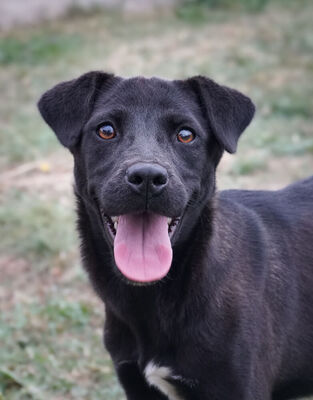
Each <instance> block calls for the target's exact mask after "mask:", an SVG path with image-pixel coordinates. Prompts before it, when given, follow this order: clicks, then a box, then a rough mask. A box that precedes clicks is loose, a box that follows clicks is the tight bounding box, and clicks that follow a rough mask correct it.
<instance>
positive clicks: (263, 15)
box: [0, 0, 313, 400]
mask: <svg viewBox="0 0 313 400" xmlns="http://www.w3.org/2000/svg"><path fill="white" fill-rule="evenodd" d="M217 3H218V4H217ZM251 11H253V12H251ZM312 20H313V4H312V2H310V1H307V0H299V1H291V0H287V2H286V1H284V2H283V1H282V0H275V1H262V0H250V1H249V0H237V1H235V2H230V1H228V0H222V1H219V2H217V1H213V0H207V1H205V0H202V1H198V2H193V3H192V4H186V5H184V6H183V7H182V8H180V9H179V10H176V12H175V13H174V14H173V15H167V16H164V17H162V19H161V18H159V19H157V18H144V19H143V18H122V17H121V16H118V15H117V14H110V13H107V12H99V11H97V12H96V13H83V14H82V13H80V12H77V10H72V13H71V16H70V17H68V18H65V19H62V20H59V21H55V22H47V23H45V24H43V25H41V26H39V27H29V28H17V29H15V30H14V31H11V32H8V33H6V34H4V33H0V91H1V93H5V95H4V96H3V97H2V101H1V105H0V237H1V241H0V255H1V256H0V269H1V276H0V283H1V284H0V343H1V346H0V399H1V400H2V399H6V400H36V399H45V400H50V399H51V400H52V399H53V400H59V399H62V400H73V399H80V400H83V399H88V400H100V399H108V400H115V399H119V400H121V399H122V398H123V395H122V394H121V391H120V389H119V386H118V384H117V381H116V378H115V375H114V372H113V368H112V364H111V362H110V359H109V356H108V354H107V353H106V352H105V351H104V350H103V347H102V324H103V319H104V316H103V306H102V304H101V303H100V302H99V301H98V300H97V299H96V298H95V295H93V294H92V291H91V289H90V286H89V284H88V282H87V279H86V276H85V274H84V273H83V271H82V269H81V267H80V263H79V256H78V244H77V235H76V234H75V216H74V204H73V200H72V198H71V197H70V195H69V192H70V182H68V184H66V182H67V180H68V178H67V176H68V173H69V171H70V170H71V168H72V166H71V162H70V161H69V160H70V159H68V158H66V155H65V150H64V152H62V150H60V151H59V152H58V153H55V152H56V149H59V144H58V142H57V140H56V138H55V136H54V134H53V133H52V132H51V131H50V129H49V128H48V127H47V126H46V125H45V124H44V122H43V121H42V120H41V119H40V116H39V114H38V111H37V109H36V102H37V100H38V98H39V96H40V95H41V93H42V92H43V91H44V90H47V89H48V88H50V87H51V86H52V85H54V84H56V83H57V82H59V81H61V80H65V79H71V78H73V77H75V76H78V75H79V74H81V73H83V72H85V71H87V70H91V69H102V70H106V71H113V72H115V73H116V74H121V75H123V76H130V75H140V74H143V75H147V76H153V75H158V76H163V77H167V78H184V77H186V76H190V75H196V74H205V75H209V76H211V77H213V78H214V79H216V80H217V81H219V82H222V83H224V84H227V85H230V86H233V87H236V88H237V89H239V90H242V91H243V92H245V93H247V94H248V95H250V96H251V97H252V98H253V100H254V101H255V103H256V105H257V114H256V117H255V120H254V122H253V123H252V124H251V126H250V127H249V129H248V130H247V132H246V133H245V134H244V135H243V137H242V139H241V140H240V144H239V150H238V155H237V157H226V158H225V164H223V162H224V161H223V162H222V166H221V171H222V173H221V174H220V176H219V181H218V183H219V187H220V188H223V187H249V188H258V187H267V185H268V184H269V183H273V184H274V183H275V184H276V186H279V185H282V184H284V183H287V182H289V181H291V180H293V179H297V178H300V177H302V176H305V175H308V174H310V173H312V166H313V141H312V140H313V139H312V138H313V129H312V110H313V79H312V76H313V58H312V54H313V33H312ZM36 160H41V161H43V162H48V163H49V165H50V167H49V168H50V171H49V172H48V173H47V172H45V171H41V170H40V168H38V167H36V168H34V169H32V170H31V171H28V172H25V173H18V169H19V168H20V166H22V167H23V166H24V165H25V163H34V162H36ZM27 165H28V164H27ZM223 168H224V169H223ZM16 171H17V172H16ZM10 173H13V175H10ZM63 178H64V181H65V183H64V186H62V185H61V184H60V181H62V179H63ZM38 182H39V183H38ZM40 182H41V183H40ZM65 187H67V188H68V189H65Z"/></svg>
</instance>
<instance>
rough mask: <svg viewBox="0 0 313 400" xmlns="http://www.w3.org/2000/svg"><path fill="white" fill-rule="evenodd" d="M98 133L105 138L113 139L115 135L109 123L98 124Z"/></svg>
mask: <svg viewBox="0 0 313 400" xmlns="http://www.w3.org/2000/svg"><path fill="white" fill-rule="evenodd" d="M98 135H99V136H100V137H101V138H102V139H105V140H108V139H113V138H114V137H115V136H116V133H115V130H114V128H113V126H112V125H111V124H106V125H103V126H100V128H99V130H98Z"/></svg>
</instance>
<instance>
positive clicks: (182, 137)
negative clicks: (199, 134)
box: [177, 129, 195, 143]
mask: <svg viewBox="0 0 313 400" xmlns="http://www.w3.org/2000/svg"><path fill="white" fill-rule="evenodd" d="M194 138H195V135H194V134H193V133H192V132H191V131H190V130H189V129H182V130H181V131H179V133H178V135H177V139H178V140H179V141H180V142H182V143H190V142H192V141H193V139H194Z"/></svg>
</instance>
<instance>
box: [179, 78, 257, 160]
mask: <svg viewBox="0 0 313 400" xmlns="http://www.w3.org/2000/svg"><path fill="white" fill-rule="evenodd" d="M186 82H187V84H188V85H189V87H191V88H192V90H193V91H194V92H195V94H196V96H197V99H198V102H199V104H200V107H201V109H202V111H203V113H204V115H205V117H206V119H207V120H208V123H209V128H210V130H211V131H212V132H213V134H214V135H215V137H216V139H217V141H218V142H219V143H220V144H221V145H222V147H223V148H224V149H225V150H226V151H228V152H229V153H235V152H236V149H237V142H238V139H239V137H240V135H241V134H242V132H243V131H244V130H245V129H246V127H247V126H248V125H249V123H250V122H251V120H252V118H253V115H254V112H255V107H254V104H253V103H252V101H251V100H250V99H249V98H248V97H247V96H245V95H243V94H242V93H240V92H237V90H234V89H230V88H228V87H225V86H221V85H218V84H217V83H216V82H214V81H213V80H211V79H209V78H206V77H203V76H195V77H192V78H189V79H187V81H186Z"/></svg>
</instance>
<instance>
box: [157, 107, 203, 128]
mask: <svg viewBox="0 0 313 400" xmlns="http://www.w3.org/2000/svg"><path fill="white" fill-rule="evenodd" d="M162 119H163V121H165V123H167V124H168V125H171V126H179V125H186V126H189V127H190V128H194V129H199V128H200V125H199V123H198V121H197V120H196V119H195V118H194V117H193V116H192V115H191V114H189V113H186V112H184V113H183V112H181V113H180V112H177V111H176V112H175V111H167V112H166V113H164V114H163V115H162Z"/></svg>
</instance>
